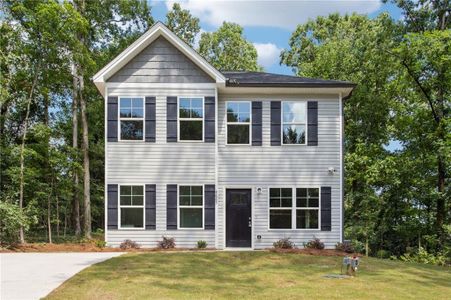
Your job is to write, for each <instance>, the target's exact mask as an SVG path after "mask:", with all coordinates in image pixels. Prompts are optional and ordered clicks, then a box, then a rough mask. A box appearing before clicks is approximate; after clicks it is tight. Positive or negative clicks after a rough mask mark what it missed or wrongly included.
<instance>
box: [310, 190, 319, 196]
mask: <svg viewBox="0 0 451 300" xmlns="http://www.w3.org/2000/svg"><path fill="white" fill-rule="evenodd" d="M308 196H309V197H310V198H318V197H319V189H308Z"/></svg>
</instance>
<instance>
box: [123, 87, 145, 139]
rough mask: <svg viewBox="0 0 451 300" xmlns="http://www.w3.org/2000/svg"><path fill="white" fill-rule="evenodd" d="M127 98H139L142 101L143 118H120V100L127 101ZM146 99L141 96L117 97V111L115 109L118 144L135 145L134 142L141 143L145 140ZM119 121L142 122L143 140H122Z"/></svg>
mask: <svg viewBox="0 0 451 300" xmlns="http://www.w3.org/2000/svg"><path fill="white" fill-rule="evenodd" d="M127 98H130V99H132V98H134V99H137V98H140V99H142V100H143V117H142V118H121V99H127ZM145 101H146V99H145V98H144V97H143V96H119V97H118V105H117V107H118V109H117V119H118V124H117V138H118V141H119V142H132V143H136V142H143V141H145V139H146V103H145ZM121 121H142V122H143V138H142V139H141V140H123V139H122V138H121Z"/></svg>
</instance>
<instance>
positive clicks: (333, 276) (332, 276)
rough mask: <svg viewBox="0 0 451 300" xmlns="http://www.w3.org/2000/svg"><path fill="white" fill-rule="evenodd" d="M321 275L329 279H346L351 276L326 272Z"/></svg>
mask: <svg viewBox="0 0 451 300" xmlns="http://www.w3.org/2000/svg"><path fill="white" fill-rule="evenodd" d="M323 277H324V278H330V279H348V278H352V276H349V275H340V274H326V275H324V276H323Z"/></svg>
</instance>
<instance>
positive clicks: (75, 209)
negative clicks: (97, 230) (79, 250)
mask: <svg viewBox="0 0 451 300" xmlns="http://www.w3.org/2000/svg"><path fill="white" fill-rule="evenodd" d="M72 73H73V74H72V76H73V80H72V82H73V86H72V147H73V149H74V151H75V152H76V154H77V155H76V156H75V157H76V161H78V99H77V98H78V97H77V91H78V80H77V67H76V65H75V64H73V65H72ZM73 181H74V186H73V199H72V220H73V226H74V231H75V235H76V236H79V235H80V234H81V225H80V197H79V193H78V192H79V189H78V185H79V179H78V169H77V168H74V178H73Z"/></svg>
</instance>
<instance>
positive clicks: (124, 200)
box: [121, 196, 132, 205]
mask: <svg viewBox="0 0 451 300" xmlns="http://www.w3.org/2000/svg"><path fill="white" fill-rule="evenodd" d="M121 205H132V196H121Z"/></svg>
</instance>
